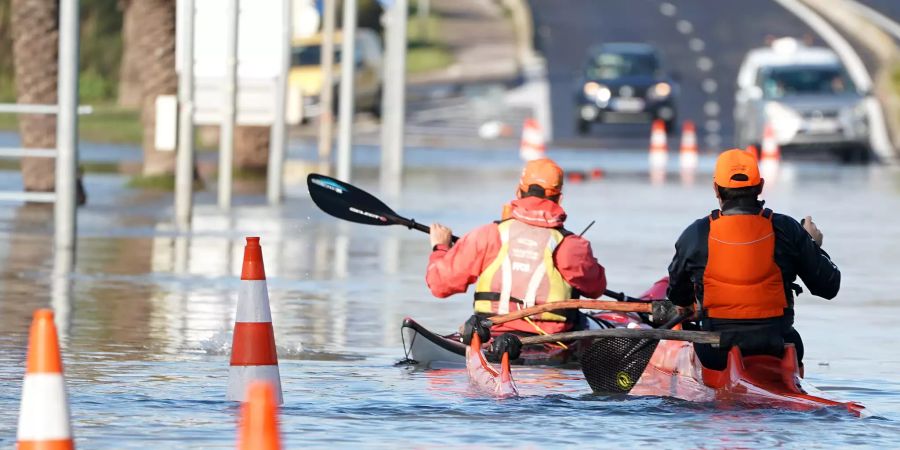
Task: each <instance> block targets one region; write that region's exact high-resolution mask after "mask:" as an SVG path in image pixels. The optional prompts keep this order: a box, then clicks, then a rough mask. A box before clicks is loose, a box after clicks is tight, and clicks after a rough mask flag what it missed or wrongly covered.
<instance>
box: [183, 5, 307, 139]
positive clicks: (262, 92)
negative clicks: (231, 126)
mask: <svg viewBox="0 0 900 450" xmlns="http://www.w3.org/2000/svg"><path fill="white" fill-rule="evenodd" d="M285 1H290V0H239V2H238V3H239V11H240V13H239V16H238V70H237V73H238V94H237V99H238V100H237V123H238V124H240V125H271V124H272V123H273V122H274V120H275V91H276V89H275V86H276V82H277V79H278V76H279V72H280V71H281V64H282V59H283V58H284V52H285V46H286V45H289V43H288V42H283V36H284V34H283V32H282V27H283V23H284V21H283V20H282V17H281V16H282V11H283V2H285ZM184 6H185V2H184V1H182V0H178V9H177V11H178V15H177V21H176V43H177V44H176V49H175V50H176V51H175V53H176V59H175V61H176V64H175V67H176V70H177V71H179V72H180V71H181V70H182V67H181V59H182V58H181V52H182V48H181V46H182V43H183V39H182V38H183V36H182V33H183V31H182V30H183V29H184V27H183V21H184V20H185V14H184V13H183V11H184ZM194 11H195V12H194V77H195V78H194V89H195V91H194V111H195V116H194V122H195V123H196V124H199V125H218V124H220V123H221V111H222V109H223V108H222V106H223V102H224V101H225V92H224V80H225V70H226V57H227V55H226V52H227V50H226V39H227V30H226V26H227V24H228V20H227V16H226V14H227V5H226V2H224V1H223V0H194Z"/></svg>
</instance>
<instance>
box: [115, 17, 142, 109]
mask: <svg viewBox="0 0 900 450" xmlns="http://www.w3.org/2000/svg"><path fill="white" fill-rule="evenodd" d="M134 3H135V0H119V10H120V11H122V17H123V20H122V63H121V64H122V65H121V67H120V68H119V93H118V97H119V98H118V103H119V106H121V107H123V108H138V107H140V106H141V95H142V94H141V79H140V77H141V67H142V63H143V59H142V58H141V53H140V50H139V49H138V41H139V37H140V36H139V35H138V31H139V30H140V22H141V21H140V20H139V18H138V16H137V14H135V13H134V11H135V9H134V8H132V7H131V6H132V5H133V4H134Z"/></svg>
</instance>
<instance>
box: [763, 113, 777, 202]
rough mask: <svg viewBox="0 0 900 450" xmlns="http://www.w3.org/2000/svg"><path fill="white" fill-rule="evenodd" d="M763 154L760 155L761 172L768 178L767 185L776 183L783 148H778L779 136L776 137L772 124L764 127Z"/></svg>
mask: <svg viewBox="0 0 900 450" xmlns="http://www.w3.org/2000/svg"><path fill="white" fill-rule="evenodd" d="M761 153H762V154H761V155H760V157H759V172H760V175H762V177H763V178H765V179H766V181H767V183H766V187H772V186H774V185H775V179H776V178H777V177H778V172H779V169H778V168H779V166H780V163H781V149H779V148H778V138H776V137H775V129H774V128H772V125H771V124H768V123H767V124H766V127H765V129H763V138H762V152H761Z"/></svg>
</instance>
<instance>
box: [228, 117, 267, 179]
mask: <svg viewBox="0 0 900 450" xmlns="http://www.w3.org/2000/svg"><path fill="white" fill-rule="evenodd" d="M270 130H271V127H251V126H238V127H235V130H234V167H235V168H236V169H244V170H251V171H265V170H266V164H267V163H268V162H269V139H270V138H271V132H270Z"/></svg>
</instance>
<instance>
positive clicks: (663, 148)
mask: <svg viewBox="0 0 900 450" xmlns="http://www.w3.org/2000/svg"><path fill="white" fill-rule="evenodd" d="M668 161H669V144H668V143H667V142H666V125H665V123H664V122H663V121H662V120H660V119H656V120H654V121H653V126H652V127H651V129H650V168H651V169H659V168H664V167H666V164H667V163H668Z"/></svg>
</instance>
